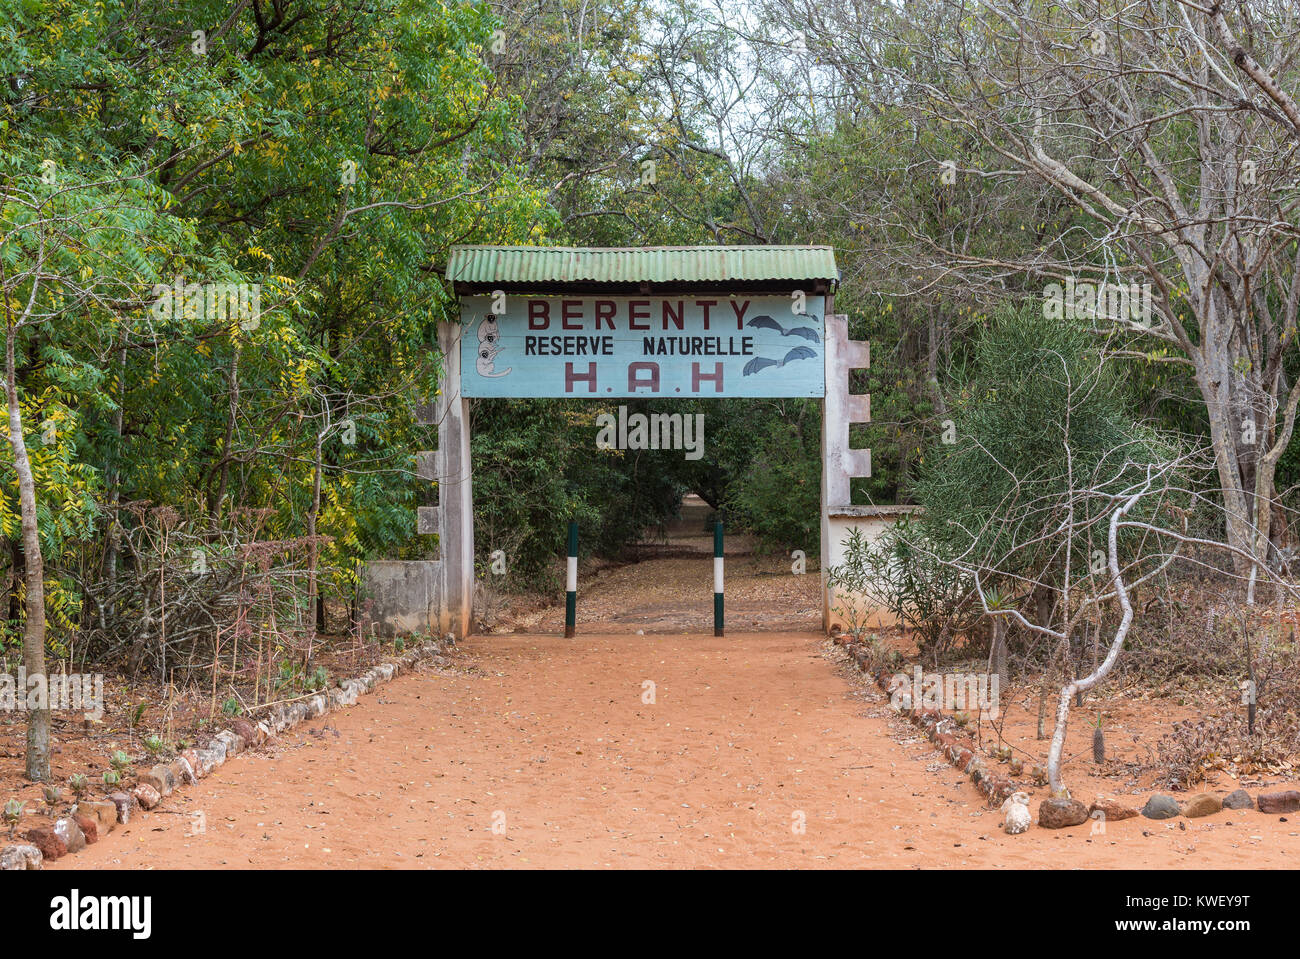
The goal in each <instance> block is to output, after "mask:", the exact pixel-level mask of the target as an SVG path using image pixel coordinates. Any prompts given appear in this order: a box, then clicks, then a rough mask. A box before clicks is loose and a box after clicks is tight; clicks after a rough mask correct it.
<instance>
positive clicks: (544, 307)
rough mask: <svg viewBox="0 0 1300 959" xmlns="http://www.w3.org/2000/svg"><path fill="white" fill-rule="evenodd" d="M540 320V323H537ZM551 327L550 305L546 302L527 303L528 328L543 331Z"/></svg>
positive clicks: (531, 301)
mask: <svg viewBox="0 0 1300 959" xmlns="http://www.w3.org/2000/svg"><path fill="white" fill-rule="evenodd" d="M539 320H540V322H538V321H539ZM550 325H551V304H550V303H548V302H547V301H546V300H529V301H528V328H529V329H530V330H544V329H546V328H547V327H549V326H550Z"/></svg>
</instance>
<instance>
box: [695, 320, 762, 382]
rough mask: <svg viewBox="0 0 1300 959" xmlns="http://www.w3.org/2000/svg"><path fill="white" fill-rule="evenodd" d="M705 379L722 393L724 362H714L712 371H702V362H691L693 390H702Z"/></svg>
mask: <svg viewBox="0 0 1300 959" xmlns="http://www.w3.org/2000/svg"><path fill="white" fill-rule="evenodd" d="M746 305H748V303H746ZM705 380H708V381H709V382H710V383H712V384H713V392H715V393H721V392H722V364H721V363H714V364H713V372H712V373H701V372H700V364H699V363H698V362H694V363H692V364H691V392H692V393H698V392H699V391H700V384H701V383H703V382H704V381H705Z"/></svg>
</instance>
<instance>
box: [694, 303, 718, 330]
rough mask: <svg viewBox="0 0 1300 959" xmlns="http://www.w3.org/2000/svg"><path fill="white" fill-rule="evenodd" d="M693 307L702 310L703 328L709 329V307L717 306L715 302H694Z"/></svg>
mask: <svg viewBox="0 0 1300 959" xmlns="http://www.w3.org/2000/svg"><path fill="white" fill-rule="evenodd" d="M695 305H696V306H698V307H700V308H701V309H702V310H704V328H705V329H706V330H707V329H708V328H709V307H711V306H717V305H718V301H717V300H696V301H695Z"/></svg>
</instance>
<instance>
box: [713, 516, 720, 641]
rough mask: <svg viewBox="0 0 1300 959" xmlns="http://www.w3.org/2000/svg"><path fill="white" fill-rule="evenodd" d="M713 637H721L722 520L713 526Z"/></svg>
mask: <svg viewBox="0 0 1300 959" xmlns="http://www.w3.org/2000/svg"><path fill="white" fill-rule="evenodd" d="M713 635H714V636H721V635H722V520H718V521H717V522H715V523H714V524H713Z"/></svg>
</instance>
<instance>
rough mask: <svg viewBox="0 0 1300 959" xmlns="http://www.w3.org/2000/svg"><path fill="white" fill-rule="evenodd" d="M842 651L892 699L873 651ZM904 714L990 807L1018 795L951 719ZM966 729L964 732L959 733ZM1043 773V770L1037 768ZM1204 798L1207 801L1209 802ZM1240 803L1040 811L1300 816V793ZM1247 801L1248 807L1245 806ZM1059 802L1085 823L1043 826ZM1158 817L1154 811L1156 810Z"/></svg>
mask: <svg viewBox="0 0 1300 959" xmlns="http://www.w3.org/2000/svg"><path fill="white" fill-rule="evenodd" d="M833 641H834V642H835V644H836V645H838V646H842V647H844V650H845V652H847V653H848V654H849V656H850V657H851V658H852V659H853V662H854V663H855V664H856V665H857V667H858V669H859V670H861V671H862V672H864V673H866V674H867V675H869V676H871V677H872V678H873V679H874V680H875V681H876V685H877V686H879V687H880V688H881V689H882V690H883V691H884V692H885V693H887V694H888V693H889V692H890V690H889V682H890V680H892V679H893V678H894V675H895V673H893V672H890V670H889V669H887V668H885V667H881V668H880V669H878V670H876V671H875V672H874V673H872V672H871V666H870V661H871V654H870V653H869V652H868V650H867V646H866V644H865V643H861V642H855V641H854V640H853V639H851V638H850V637H848V636H843V635H841V636H836V637H833ZM899 713H900V714H901V715H903V716H906V717H907V718H908V719H910V720H911V721H912V724H913V725H914V726H916V727H917V728H919V729H921V730H922V731H923V732H924V733H925V734H926V736H927V737H928V738H929V739H930V741H931V742H932V743H934V744H935V745H936V746H938V747H939V749H940V750H941V751H942V752H943V755H944V757H945V758H946V759H947V760H948V762H949V764H950V765H952V766H953V767H954V768H955V769H957V770H958V771H960V772H964V773H965V774H966V775H967V776H968V777H970V780H971V782H973V783H974V784H975V787H976V788H977V789H978V790H979V791H980V792H981V793H982V794H983V795H984V797H985V798H986V799H987V800H988V804H989V806H991V807H993V806H997V805H998V804H999V803H1000V802H1002V801H1003V800H1006V799H1007V798H1009V797H1010V796H1011V795H1012V794H1014V793H1016V792H1018V790H1017V788H1016V784H1015V783H1014V782H1013V781H1012V780H1010V779H1007V778H1006V777H1003V776H996V775H993V774H992V773H990V772H989V769H988V765H987V764H986V763H985V762H984V760H983V758H982V757H981V756H980V755H979V754H978V752H977V745H976V743H975V741H974V740H973V739H971V738H970V737H958V736H955V735H950V734H948V733H946V732H944V724H945V723H952V725H953V726H954V727H956V726H957V724H956V723H954V722H953V721H952V719H951V718H949V717H946V716H944V715H943V713H941V712H939V711H938V710H936V709H917V708H915V707H905V708H903V709H900V710H899ZM957 728H960V727H957ZM1036 768H1037V767H1036ZM1203 797H1204V798H1203ZM1206 799H1213V800H1214V801H1215V803H1216V804H1217V805H1214V806H1213V808H1211V804H1209V803H1207V802H1206V801H1205V800H1206ZM1233 799H1237V800H1238V802H1237V803H1236V804H1234V805H1228V804H1227V802H1225V801H1223V800H1219V799H1218V798H1217V797H1211V796H1210V795H1209V794H1208V793H1198V794H1197V795H1194V796H1191V797H1189V798H1188V799H1187V801H1186V802H1179V801H1178V800H1177V799H1175V798H1174V797H1172V796H1165V795H1162V794H1159V793H1157V794H1154V795H1153V796H1152V797H1151V798H1150V799H1149V800H1147V804H1146V805H1145V806H1143V807H1142V809H1141V810H1140V811H1139V810H1137V809H1130V808H1128V807H1124V806H1122V805H1121V804H1119V803H1118V802H1114V801H1110V800H1100V799H1099V800H1097V801H1095V802H1093V803H1092V804H1091V805H1089V804H1086V803H1083V802H1080V801H1078V800H1070V799H1066V800H1052V799H1050V798H1048V799H1044V800H1042V802H1041V804H1040V806H1039V825H1040V826H1042V827H1044V828H1048V829H1056V828H1066V827H1068V826H1078V825H1082V824H1083V823H1085V822H1087V821H1088V818H1090V817H1091V816H1092V814H1093V813H1094V812H1095V811H1096V810H1098V809H1101V810H1102V811H1103V812H1104V811H1105V810H1106V809H1111V810H1113V811H1114V814H1107V815H1108V818H1113V819H1115V820H1117V821H1118V820H1122V819H1128V818H1132V817H1133V816H1139V815H1142V816H1146V818H1147V819H1151V820H1155V821H1160V820H1163V819H1172V818H1176V817H1180V816H1181V817H1183V818H1188V819H1192V818H1201V817H1202V816H1205V815H1209V814H1212V813H1215V812H1219V811H1221V810H1224V809H1230V810H1244V809H1254V810H1257V811H1258V812H1261V813H1265V814H1276V813H1289V812H1300V791H1297V790H1293V789H1288V790H1283V791H1280V792H1273V793H1260V794H1259V796H1258V797H1257V798H1254V799H1252V798H1251V796H1250V794H1249V793H1247V792H1246V790H1244V789H1238V790H1236V792H1234V793H1232V794H1230V795H1229V797H1228V801H1231V800H1233ZM1243 799H1244V803H1245V805H1243V804H1242V800H1243ZM1158 800H1168V801H1169V802H1170V803H1172V808H1170V809H1168V810H1167V812H1166V814H1164V815H1150V814H1148V811H1149V810H1151V807H1152V804H1153V803H1155V802H1156V801H1158ZM1053 802H1061V803H1070V804H1074V805H1077V806H1078V807H1080V808H1081V809H1082V810H1083V815H1082V817H1079V816H1077V815H1076V816H1075V817H1074V818H1075V820H1077V821H1070V820H1062V821H1060V822H1059V823H1055V822H1054V824H1052V825H1047V824H1045V823H1043V821H1042V819H1043V815H1042V813H1043V805H1045V804H1048V805H1050V804H1052V803H1053ZM1151 811H1154V810H1151Z"/></svg>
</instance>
